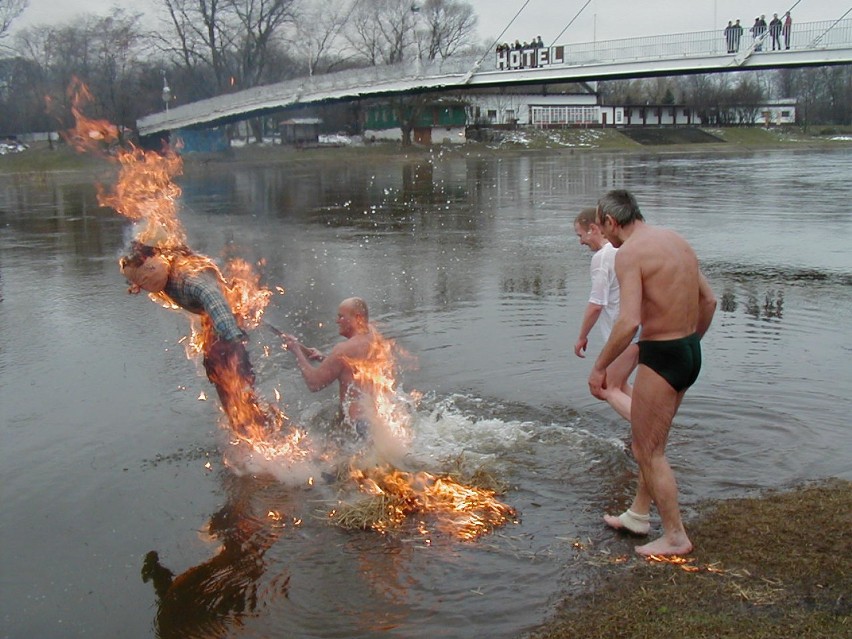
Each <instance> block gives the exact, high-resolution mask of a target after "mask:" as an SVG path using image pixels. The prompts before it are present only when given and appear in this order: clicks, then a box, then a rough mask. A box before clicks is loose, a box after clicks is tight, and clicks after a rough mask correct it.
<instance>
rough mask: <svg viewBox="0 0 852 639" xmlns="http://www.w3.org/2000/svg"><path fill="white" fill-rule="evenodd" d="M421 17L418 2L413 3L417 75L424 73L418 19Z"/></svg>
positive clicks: (412, 14)
mask: <svg viewBox="0 0 852 639" xmlns="http://www.w3.org/2000/svg"><path fill="white" fill-rule="evenodd" d="M419 15H420V7H419V6H418V5H417V3H416V2H412V3H411V17H412V20H413V21H414V29H413V31H414V42H415V44H416V45H417V61H416V64H417V75H420V74H421V73H422V71H423V49H422V43H421V42H420V38H419V37H418V33H417V18H418V16H419Z"/></svg>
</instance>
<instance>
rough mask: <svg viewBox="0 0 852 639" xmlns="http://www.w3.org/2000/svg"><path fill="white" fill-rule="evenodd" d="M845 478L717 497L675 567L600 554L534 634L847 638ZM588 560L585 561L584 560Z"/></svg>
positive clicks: (850, 578) (848, 495) (851, 565)
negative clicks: (590, 578)
mask: <svg viewBox="0 0 852 639" xmlns="http://www.w3.org/2000/svg"><path fill="white" fill-rule="evenodd" d="M850 526H852V482H848V481H843V480H829V481H826V482H823V483H820V484H814V485H808V486H803V487H800V488H798V489H796V490H793V491H791V492H787V493H773V494H769V495H766V496H764V497H762V498H749V499H736V500H730V501H724V502H716V503H712V504H709V505H707V506H706V507H705V508H703V509H702V516H701V517H700V518H699V519H698V520H697V521H695V522H693V523H691V525H690V526H689V532H690V537H691V538H692V540H693V542H694V543H695V546H696V551H695V552H694V553H693V555H692V562H691V563H689V564H686V565H685V566H684V567H681V566H677V565H673V564H655V563H649V562H646V561H644V560H641V559H638V558H635V559H634V558H631V559H629V560H628V561H626V562H617V561H608V562H599V563H598V564H594V563H593V565H597V566H598V567H597V568H595V571H596V576H595V584H594V588H593V591H592V592H591V594H589V593H585V594H582V595H574V596H569V597H568V598H567V599H566V600H565V601H564V603H563V605H562V607H561V610H560V611H559V612H558V613H557V614H556V615H555V617H554V618H553V619H552V620H551V621H550V622H549V623H548V624H547V625H546V626H544V627H543V628H541V629H540V630H539V631H537V632H536V633H534V634H533V635H532V636H533V637H535V639H563V638H568V637H570V638H572V639H595V638H601V639H603V638H606V639H612V638H614V637H616V638H617V637H625V638H626V637H630V638H631V639H642V638H645V637H648V638H649V639H650V638H653V639H667V638H675V637H676V638H678V639H705V638H706V639H710V638H713V639H716V638H718V637H737V638H739V637H748V638H749V639H764V638H765V639H802V638H807V639H829V638H831V639H835V638H839V637H850V636H852V602H850V593H852V543H850V537H849V529H850ZM590 563H592V562H590Z"/></svg>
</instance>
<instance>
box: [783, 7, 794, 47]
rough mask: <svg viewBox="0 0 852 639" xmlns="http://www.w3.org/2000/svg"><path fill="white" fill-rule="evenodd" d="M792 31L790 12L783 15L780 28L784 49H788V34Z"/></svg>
mask: <svg viewBox="0 0 852 639" xmlns="http://www.w3.org/2000/svg"><path fill="white" fill-rule="evenodd" d="M792 31H793V18H791V17H790V12H789V11H788V12H787V13H785V14H784V26H782V27H781V33H783V34H784V49H785V50H789V48H790V34H791V33H792Z"/></svg>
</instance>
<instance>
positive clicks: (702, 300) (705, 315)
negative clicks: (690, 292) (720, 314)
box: [695, 271, 716, 337]
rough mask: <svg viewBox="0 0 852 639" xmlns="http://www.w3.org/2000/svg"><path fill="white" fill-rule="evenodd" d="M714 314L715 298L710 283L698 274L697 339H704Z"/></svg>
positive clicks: (702, 274)
mask: <svg viewBox="0 0 852 639" xmlns="http://www.w3.org/2000/svg"><path fill="white" fill-rule="evenodd" d="M715 313H716V296H715V295H714V294H713V289H711V288H710V283H709V282H708V281H707V278H706V277H704V273H702V272H701V271H699V272H698V325H697V326H696V328H695V330H696V332H697V333H698V336H699V337H704V333H706V332H707V329H708V328H710V322H712V321H713V315H715Z"/></svg>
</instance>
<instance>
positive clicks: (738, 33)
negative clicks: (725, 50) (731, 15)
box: [731, 20, 743, 53]
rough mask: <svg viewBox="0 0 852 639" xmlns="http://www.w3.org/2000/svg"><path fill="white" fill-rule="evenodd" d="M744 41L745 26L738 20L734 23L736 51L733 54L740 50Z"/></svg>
mask: <svg viewBox="0 0 852 639" xmlns="http://www.w3.org/2000/svg"><path fill="white" fill-rule="evenodd" d="M742 39H743V25H741V24H740V21H739V20H737V21H736V23H734V50H733V51H732V52H731V53H736V52H737V51H739V50H740V40H742Z"/></svg>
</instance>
